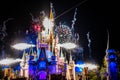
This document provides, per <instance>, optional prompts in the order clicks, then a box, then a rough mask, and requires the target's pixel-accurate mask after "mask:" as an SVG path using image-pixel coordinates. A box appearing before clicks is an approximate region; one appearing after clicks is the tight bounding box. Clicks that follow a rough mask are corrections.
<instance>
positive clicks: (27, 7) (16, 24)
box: [0, 0, 120, 63]
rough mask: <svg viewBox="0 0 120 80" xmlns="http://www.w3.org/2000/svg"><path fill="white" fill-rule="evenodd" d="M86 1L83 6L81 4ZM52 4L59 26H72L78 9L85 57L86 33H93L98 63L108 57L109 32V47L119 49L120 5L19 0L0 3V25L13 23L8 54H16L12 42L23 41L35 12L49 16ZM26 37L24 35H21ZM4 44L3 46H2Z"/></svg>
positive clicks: (6, 42)
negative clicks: (60, 23)
mask: <svg viewBox="0 0 120 80" xmlns="http://www.w3.org/2000/svg"><path fill="white" fill-rule="evenodd" d="M83 1H84V3H82V2H83ZM50 2H52V3H53V6H54V9H55V13H56V17H58V16H59V17H58V18H56V24H59V22H62V23H65V24H67V25H68V26H70V27H71V24H72V20H73V15H74V11H75V8H77V9H78V10H77V16H76V19H77V20H76V23H75V32H77V33H79V35H80V44H79V45H80V46H82V47H83V49H84V54H85V55H84V57H85V58H87V57H86V56H88V53H89V52H88V45H87V44H88V41H87V36H86V34H87V32H90V38H91V49H92V57H93V58H94V59H95V60H96V62H100V63H101V61H102V59H103V57H104V55H105V49H106V44H107V43H106V42H107V29H108V30H109V33H110V48H112V49H115V50H117V51H119V50H120V47H119V44H120V42H119V41H120V39H119V31H120V30H119V29H118V28H119V26H120V25H119V24H118V21H119V18H118V10H119V9H118V3H117V2H115V1H110V0H51V1H49V0H43V1H41V0H30V1H26V2H25V0H16V1H12V2H10V1H8V0H4V1H2V0H1V1H0V24H2V22H3V21H4V20H7V19H8V18H13V20H11V21H9V22H7V23H6V27H7V34H8V35H7V36H6V37H5V39H4V45H5V50H6V54H9V57H11V55H13V54H14V55H15V54H17V53H16V52H17V51H16V50H13V49H11V48H10V45H11V44H13V43H17V42H21V41H22V40H23V41H24V36H23V35H24V34H23V33H25V31H26V30H27V29H29V27H30V26H31V21H32V20H31V16H30V15H29V13H32V14H33V15H34V16H35V17H37V16H39V13H40V11H42V10H44V11H45V12H46V13H47V14H48V15H49V13H48V12H49V9H50V7H49V6H50ZM22 34H23V35H22ZM2 45H3V44H2Z"/></svg>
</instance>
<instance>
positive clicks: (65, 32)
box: [55, 24, 72, 44]
mask: <svg viewBox="0 0 120 80" xmlns="http://www.w3.org/2000/svg"><path fill="white" fill-rule="evenodd" d="M55 34H58V37H59V43H60V44H62V43H65V42H70V41H71V37H72V34H71V29H70V28H69V27H68V26H67V25H62V24H60V25H59V26H57V27H56V29H55Z"/></svg>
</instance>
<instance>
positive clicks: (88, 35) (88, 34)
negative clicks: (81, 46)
mask: <svg viewBox="0 0 120 80" xmlns="http://www.w3.org/2000/svg"><path fill="white" fill-rule="evenodd" d="M87 39H88V42H89V43H88V48H89V58H91V40H90V32H88V33H87Z"/></svg>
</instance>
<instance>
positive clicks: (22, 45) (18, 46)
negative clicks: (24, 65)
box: [12, 43, 35, 50]
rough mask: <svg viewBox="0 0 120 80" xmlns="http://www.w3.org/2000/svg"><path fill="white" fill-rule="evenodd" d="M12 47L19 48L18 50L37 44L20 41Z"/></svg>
mask: <svg viewBox="0 0 120 80" xmlns="http://www.w3.org/2000/svg"><path fill="white" fill-rule="evenodd" d="M12 47H13V48H15V49H18V50H25V49H27V48H30V47H35V45H34V44H27V43H18V44H15V45H13V46H12Z"/></svg>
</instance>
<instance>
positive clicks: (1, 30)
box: [0, 18, 13, 59]
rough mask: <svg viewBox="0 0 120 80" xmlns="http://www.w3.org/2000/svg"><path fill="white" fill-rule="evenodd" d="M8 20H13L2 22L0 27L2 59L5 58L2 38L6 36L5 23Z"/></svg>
mask: <svg viewBox="0 0 120 80" xmlns="http://www.w3.org/2000/svg"><path fill="white" fill-rule="evenodd" d="M10 20H13V18H8V19H7V20H5V21H3V24H1V25H0V42H1V43H2V45H1V46H2V50H1V53H2V59H4V58H5V51H4V45H3V44H4V38H5V37H6V36H7V32H6V23H7V22H8V21H10Z"/></svg>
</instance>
